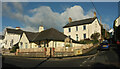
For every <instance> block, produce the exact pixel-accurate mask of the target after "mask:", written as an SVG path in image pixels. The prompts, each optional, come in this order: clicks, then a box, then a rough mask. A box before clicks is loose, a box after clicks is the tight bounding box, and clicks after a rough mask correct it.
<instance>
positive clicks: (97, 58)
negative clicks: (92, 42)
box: [3, 48, 120, 69]
mask: <svg viewBox="0 0 120 69" xmlns="http://www.w3.org/2000/svg"><path fill="white" fill-rule="evenodd" d="M119 65H120V56H119V55H118V53H117V52H116V50H114V49H113V48H111V49H110V50H108V51H100V52H98V53H97V55H93V56H89V57H84V58H81V56H78V57H77V58H69V59H66V58H63V59H58V58H21V57H12V56H4V62H3V68H6V67H16V68H17V69H19V68H30V69H31V68H32V69H39V68H40V67H81V68H89V69H96V68H102V69H104V68H109V69H113V68H114V69H118V68H119Z"/></svg>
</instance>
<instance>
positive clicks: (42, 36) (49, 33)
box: [33, 28, 78, 43]
mask: <svg viewBox="0 0 120 69" xmlns="http://www.w3.org/2000/svg"><path fill="white" fill-rule="evenodd" d="M66 37H68V36H66V35H64V34H63V33H61V32H59V31H58V30H56V29H54V28H50V29H47V30H44V31H42V32H40V33H39V34H38V35H37V37H36V38H35V39H34V40H33V41H41V40H54V41H64V40H65V38H66ZM72 41H73V42H75V43H78V42H77V41H75V40H73V39H72Z"/></svg>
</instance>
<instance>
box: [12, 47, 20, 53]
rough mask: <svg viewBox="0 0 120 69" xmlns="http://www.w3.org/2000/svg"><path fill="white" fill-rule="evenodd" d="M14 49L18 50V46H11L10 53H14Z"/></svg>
mask: <svg viewBox="0 0 120 69" xmlns="http://www.w3.org/2000/svg"><path fill="white" fill-rule="evenodd" d="M16 49H19V47H18V46H13V47H12V50H11V51H10V52H11V53H15V52H16Z"/></svg>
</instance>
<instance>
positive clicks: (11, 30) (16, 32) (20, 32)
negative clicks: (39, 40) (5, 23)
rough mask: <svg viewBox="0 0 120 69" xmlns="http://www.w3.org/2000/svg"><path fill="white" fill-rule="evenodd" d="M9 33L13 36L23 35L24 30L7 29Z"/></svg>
mask: <svg viewBox="0 0 120 69" xmlns="http://www.w3.org/2000/svg"><path fill="white" fill-rule="evenodd" d="M6 31H7V33H12V34H22V33H23V30H21V29H12V28H6Z"/></svg>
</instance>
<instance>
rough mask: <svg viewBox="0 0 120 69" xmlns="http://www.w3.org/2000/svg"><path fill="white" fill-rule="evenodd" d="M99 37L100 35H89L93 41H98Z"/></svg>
mask: <svg viewBox="0 0 120 69" xmlns="http://www.w3.org/2000/svg"><path fill="white" fill-rule="evenodd" d="M99 37H100V33H94V34H92V35H91V38H92V39H93V40H98V38H99Z"/></svg>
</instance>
